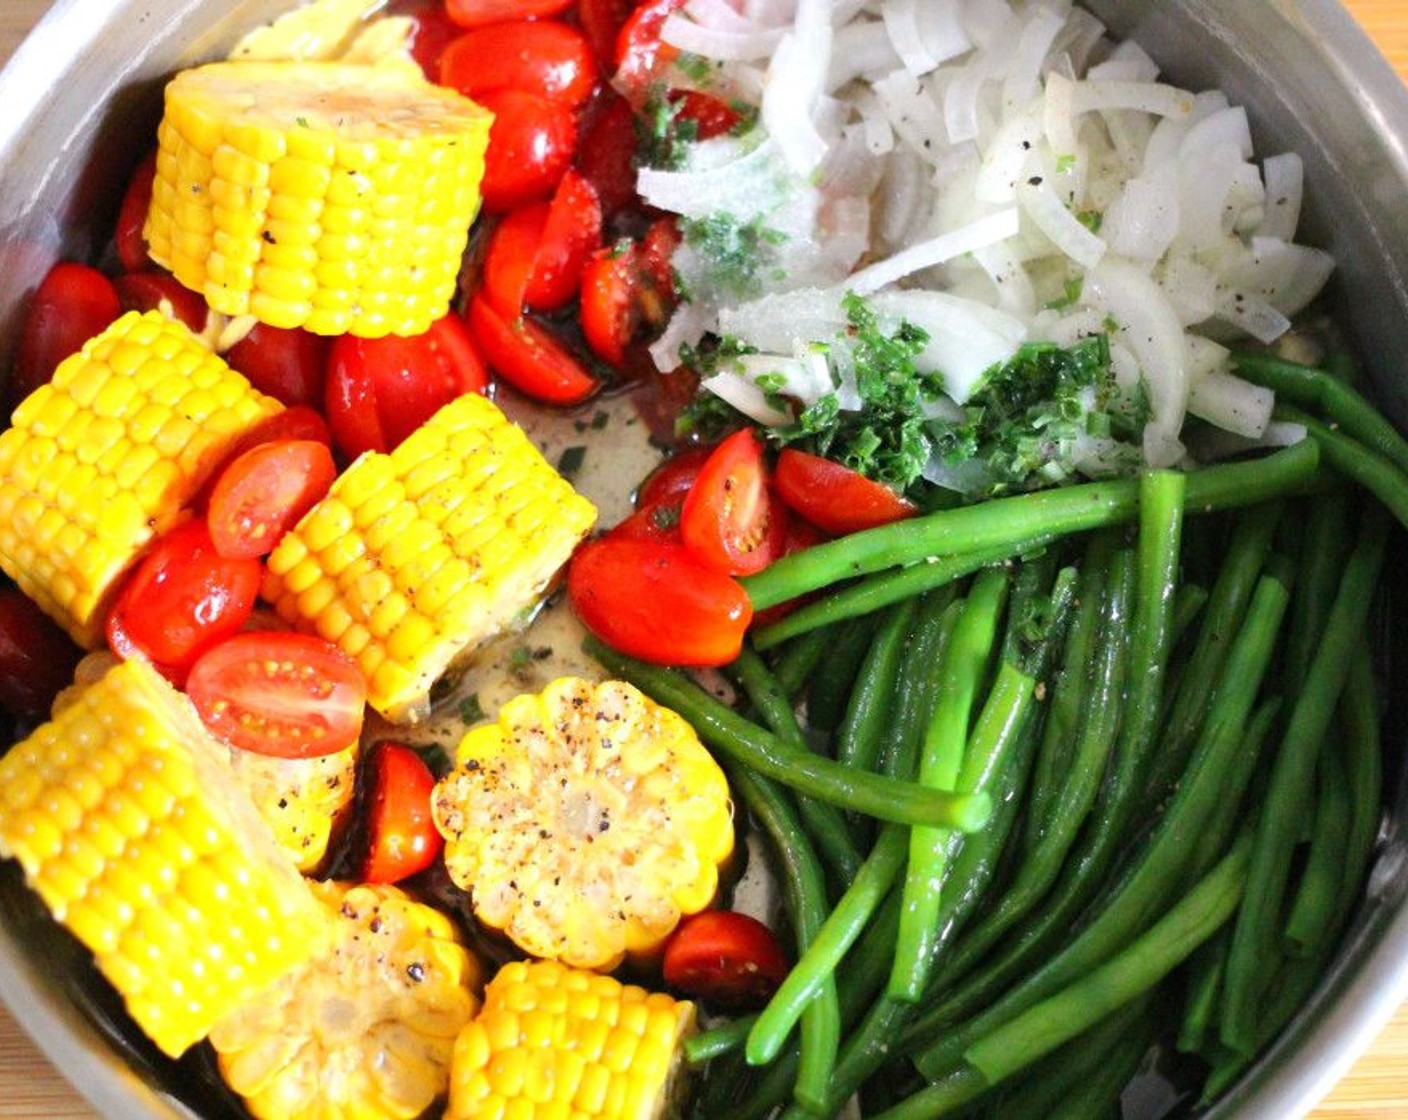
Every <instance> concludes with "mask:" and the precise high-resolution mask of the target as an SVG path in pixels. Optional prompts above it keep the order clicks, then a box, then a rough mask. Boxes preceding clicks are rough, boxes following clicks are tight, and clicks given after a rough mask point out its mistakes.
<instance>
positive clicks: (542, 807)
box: [432, 677, 733, 969]
mask: <svg viewBox="0 0 1408 1120" xmlns="http://www.w3.org/2000/svg"><path fill="white" fill-rule="evenodd" d="M432 807H433V811H434V814H435V823H436V826H437V827H438V828H439V829H440V831H441V832H442V833H443V834H444V836H445V838H446V847H445V866H446V868H447V869H448V870H449V873H450V877H451V878H452V879H453V880H454V881H455V883H456V884H457V885H458V886H460V887H461V888H463V889H465V890H468V891H469V892H470V893H471V895H472V901H473V906H474V913H475V916H476V917H477V918H478V919H479V920H480V921H481V922H483V923H484V924H485V925H487V926H491V927H492V928H494V929H498V930H502V931H503V932H504V933H505V934H507V935H508V937H510V938H511V939H512V940H513V941H514V942H515V943H516V944H517V945H519V946H520V947H521V948H522V949H523V950H524V951H525V952H528V953H531V954H532V955H533V956H536V957H544V958H548V959H551V960H560V961H564V962H566V963H567V964H570V965H574V966H577V967H582V968H600V969H609V968H612V967H614V966H615V965H616V964H617V963H619V962H620V960H621V959H622V957H623V956H624V955H625V954H626V953H647V952H649V951H651V950H653V949H655V948H656V947H658V946H659V945H660V943H661V942H663V941H664V939H665V938H666V937H667V936H668V935H669V934H670V932H671V931H672V930H673V929H674V928H675V926H676V925H677V924H678V923H679V920H680V918H681V917H682V916H683V915H686V914H692V913H695V912H697V911H699V910H702V909H704V908H705V907H706V906H708V905H709V903H710V902H711V901H712V899H713V897H714V893H715V891H716V889H717V887H718V867H719V864H721V863H722V862H723V861H724V860H726V859H727V858H728V857H729V855H730V854H731V853H732V851H733V820H732V805H731V803H730V801H729V791H728V784H727V782H726V781H725V779H724V776H723V772H722V771H721V770H720V769H719V767H718V764H717V763H716V762H715V761H714V759H713V758H712V757H711V756H710V755H709V753H708V752H707V751H706V750H705V749H704V747H703V746H702V745H701V744H700V742H699V739H698V738H697V737H696V735H695V733H694V729H693V728H691V727H690V726H689V724H688V723H686V722H685V720H684V719H682V718H681V717H680V716H678V715H676V714H675V713H674V712H672V711H670V710H669V709H668V708H662V707H660V706H659V705H658V704H656V703H654V702H653V701H652V700H650V699H648V698H647V697H645V696H644V695H642V694H641V693H640V692H639V691H638V690H637V689H635V688H634V687H632V686H631V685H629V684H626V683H624V682H621V681H608V682H606V683H605V684H601V685H593V684H591V683H590V682H588V681H584V680H580V679H578V678H574V677H564V678H562V679H561V680H557V681H554V682H553V683H552V684H551V685H549V686H548V687H547V688H546V689H545V690H544V691H543V692H542V693H541V694H539V695H536V696H518V697H515V698H514V699H513V700H511V701H509V703H507V704H505V705H504V707H503V708H502V709H501V710H500V712H499V718H498V722H497V723H492V724H484V725H481V726H479V727H476V728H473V729H471V730H470V731H469V732H468V733H467V734H466V735H465V736H464V738H463V739H462V740H461V742H460V745H459V748H458V749H457V750H456V752H455V768H454V770H453V771H452V772H451V773H450V774H449V775H447V776H446V777H445V778H444V779H443V780H442V781H441V782H440V783H439V784H438V785H437V786H436V788H435V793H434V796H433V798H432Z"/></svg>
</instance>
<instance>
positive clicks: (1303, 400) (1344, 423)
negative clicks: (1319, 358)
mask: <svg viewBox="0 0 1408 1120" xmlns="http://www.w3.org/2000/svg"><path fill="white" fill-rule="evenodd" d="M1232 369H1233V372H1234V373H1236V374H1237V375H1238V376H1239V377H1244V378H1246V379H1247V380H1248V381H1251V382H1253V383H1254V384H1257V385H1262V386H1265V387H1266V388H1268V389H1274V390H1275V391H1276V395H1277V397H1278V398H1279V399H1280V400H1283V401H1295V402H1296V403H1297V404H1300V405H1304V406H1305V407H1306V408H1314V409H1318V410H1319V411H1320V412H1322V413H1323V414H1324V415H1325V416H1326V417H1328V418H1329V420H1330V422H1331V423H1333V424H1334V425H1335V426H1337V427H1338V428H1340V429H1341V430H1342V431H1344V432H1346V433H1348V434H1349V435H1350V436H1351V437H1353V438H1354V439H1356V440H1358V441H1359V442H1360V443H1362V444H1364V445H1365V446H1366V447H1368V448H1370V449H1371V450H1372V451H1373V452H1374V453H1375V454H1377V455H1381V456H1383V457H1384V458H1385V459H1387V460H1389V462H1391V463H1394V464H1396V465H1397V466H1398V469H1399V470H1403V471H1408V441H1405V440H1404V439H1403V437H1402V436H1401V435H1399V434H1398V430H1397V429H1396V428H1395V427H1394V426H1393V425H1392V424H1390V423H1389V422H1388V420H1386V419H1385V418H1384V416H1383V414H1382V413H1381V412H1379V410H1378V409H1377V408H1375V407H1374V406H1373V405H1372V404H1370V403H1369V402H1368V401H1367V400H1365V399H1364V397H1363V396H1361V395H1360V394H1359V393H1358V392H1356V391H1355V390H1354V389H1353V388H1351V387H1350V386H1349V385H1348V384H1347V383H1346V382H1345V381H1343V380H1341V379H1337V378H1335V377H1333V376H1331V375H1330V374H1328V373H1326V372H1324V371H1323V370H1318V369H1314V368H1313V367H1310V366H1303V365H1298V364H1296V363H1295V362H1287V361H1283V360H1282V359H1279V358H1275V357H1272V356H1271V355H1269V354H1237V355H1235V356H1234V358H1233V367H1232Z"/></svg>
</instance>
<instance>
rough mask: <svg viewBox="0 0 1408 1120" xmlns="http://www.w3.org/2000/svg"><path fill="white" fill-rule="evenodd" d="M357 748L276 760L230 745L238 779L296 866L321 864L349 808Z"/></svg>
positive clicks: (309, 869)
mask: <svg viewBox="0 0 1408 1120" xmlns="http://www.w3.org/2000/svg"><path fill="white" fill-rule="evenodd" d="M360 752H361V747H360V745H359V744H356V743H354V744H353V745H352V746H350V747H348V748H347V749H346V750H342V751H336V752H334V753H333V754H328V755H320V756H317V757H314V758H274V757H271V756H269V755H262V754H256V753H255V752H253V751H245V750H240V749H238V748H235V747H232V748H230V766H231V769H232V770H233V771H234V774H235V778H236V780H237V781H239V783H240V784H241V785H242V786H244V788H245V790H246V791H247V792H248V793H249V796H250V798H251V799H252V800H253V801H254V804H255V805H256V806H258V808H259V811H260V813H261V814H263V816H264V819H265V820H266V821H268V822H269V826H270V827H271V828H272V829H273V830H274V838H275V839H276V840H277V841H278V842H279V843H280V844H281V845H282V846H283V848H284V850H285V851H286V852H288V854H289V858H290V859H292V860H293V864H294V866H295V867H297V868H298V870H300V871H302V872H305V873H310V872H313V871H315V870H316V869H317V868H318V867H319V866H320V865H321V864H322V862H323V857H324V856H326V855H327V851H328V844H329V842H330V841H331V839H332V836H333V834H334V832H335V831H336V830H337V828H338V826H339V825H340V824H341V823H342V821H343V820H344V819H345V818H346V817H347V814H348V813H349V812H350V811H351V808H352V795H353V792H354V790H355V789H356V774H357V757H358V755H359V754H360Z"/></svg>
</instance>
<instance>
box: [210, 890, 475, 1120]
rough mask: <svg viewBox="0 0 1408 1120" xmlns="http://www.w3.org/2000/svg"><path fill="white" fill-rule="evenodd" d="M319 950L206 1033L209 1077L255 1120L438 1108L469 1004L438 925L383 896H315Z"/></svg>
mask: <svg viewBox="0 0 1408 1120" xmlns="http://www.w3.org/2000/svg"><path fill="white" fill-rule="evenodd" d="M313 889H314V890H315V892H316V893H317V894H318V895H319V897H320V898H322V900H323V902H324V904H325V905H326V906H327V908H328V913H329V915H330V916H331V918H332V920H333V921H334V922H335V923H336V931H337V932H336V935H335V938H334V941H333V944H332V947H331V949H330V950H329V951H328V952H327V953H325V954H323V955H322V956H319V957H317V958H315V959H313V960H312V961H310V962H308V964H306V965H305V966H304V967H302V968H300V969H297V970H296V971H294V972H293V973H291V974H289V975H288V976H287V977H285V978H284V979H283V980H281V981H279V982H278V983H277V984H275V985H274V986H273V987H272V988H270V989H269V990H267V991H265V992H263V993H262V994H259V995H256V996H254V997H253V998H252V999H251V1000H250V1001H249V1002H247V1003H246V1004H245V1005H244V1006H242V1007H241V1008H239V1009H238V1010H237V1011H235V1012H234V1013H233V1014H231V1015H230V1016H229V1017H228V1018H226V1019H224V1020H222V1021H221V1022H220V1023H218V1024H217V1025H216V1026H215V1029H214V1030H212V1031H211V1034H210V1042H211V1045H212V1046H214V1047H215V1050H216V1053H217V1054H218V1056H219V1064H220V1072H221V1074H222V1075H223V1076H224V1078H225V1080H226V1081H227V1082H228V1083H229V1085H230V1087H231V1088H232V1089H234V1090H235V1092H237V1093H239V1094H240V1095H241V1096H242V1097H244V1098H245V1102H246V1104H247V1105H248V1106H249V1110H250V1112H251V1113H253V1114H254V1115H255V1116H256V1117H259V1118H260V1120H300V1118H303V1117H309V1118H313V1117H319V1118H326V1120H335V1118H341V1117H346V1118H349V1120H350V1118H353V1117H356V1118H364V1117H378V1118H386V1120H389V1118H397V1120H409V1118H411V1117H414V1116H419V1115H420V1114H421V1113H423V1112H424V1111H425V1110H426V1109H427V1108H428V1107H429V1106H430V1105H431V1103H432V1102H433V1101H434V1100H435V1099H436V1098H437V1097H440V1096H443V1095H444V1093H445V1091H446V1089H447V1087H448V1084H449V1070H450V1057H451V1054H452V1053H453V1051H454V1045H455V1039H456V1037H457V1036H458V1034H459V1032H460V1030H461V1029H462V1028H463V1027H464V1026H465V1024H466V1023H468V1022H469V1020H470V1017H471V1016H473V1014H474V1012H475V1010H476V1008H477V1007H478V1006H479V1001H478V999H477V997H476V996H475V995H474V992H476V991H477V990H478V988H479V985H480V982H481V975H480V968H479V963H478V961H477V960H476V959H475V958H474V957H473V956H472V955H470V953H469V952H468V950H466V949H465V947H464V945H463V944H462V943H461V941H460V940H459V936H458V934H457V933H456V932H455V928H454V926H453V925H451V923H450V920H449V919H448V918H446V917H445V916H444V915H443V914H441V913H440V912H439V911H438V910H434V909H432V908H430V907H429V906H426V905H424V904H422V903H419V902H416V901H414V900H413V899H411V898H410V897H409V896H407V895H406V894H404V893H403V892H401V891H399V890H397V889H396V888H395V887H391V886H354V885H352V884H346V883H320V884H315V885H314V888H313Z"/></svg>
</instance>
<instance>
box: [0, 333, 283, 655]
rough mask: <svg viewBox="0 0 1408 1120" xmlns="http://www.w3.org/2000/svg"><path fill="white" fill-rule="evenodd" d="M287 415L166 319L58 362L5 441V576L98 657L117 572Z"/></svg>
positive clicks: (0, 533) (1, 450)
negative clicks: (249, 439)
mask: <svg viewBox="0 0 1408 1120" xmlns="http://www.w3.org/2000/svg"><path fill="white" fill-rule="evenodd" d="M282 408H283V406H282V405H281V404H279V402H278V401H276V400H274V398H272V397H266V396H265V395H264V394H262V393H260V392H258V391H256V390H255V389H254V388H253V387H252V386H251V385H250V384H249V382H248V381H246V380H245V379H244V378H243V377H241V376H240V375H239V374H238V373H236V372H235V371H233V370H232V369H230V368H229V367H228V366H227V365H226V364H225V363H224V362H223V361H221V360H220V359H219V358H218V357H216V356H215V355H214V354H212V353H211V352H210V351H209V350H208V349H206V347H204V346H202V345H201V344H200V342H199V341H197V339H196V337H195V336H194V335H193V334H191V332H190V331H189V330H187V328H186V327H184V326H183V325H182V324H181V323H179V322H176V321H174V320H172V319H168V318H167V317H166V316H164V315H161V314H160V313H158V312H154V311H152V312H147V313H146V314H144V315H141V314H138V313H137V312H135V311H134V312H129V313H128V314H126V315H124V316H123V317H122V318H120V319H118V320H117V322H115V323H113V324H112V326H110V327H109V328H108V329H107V330H105V331H104V332H103V333H102V334H100V335H98V336H97V337H96V338H94V339H92V340H90V341H89V342H88V343H87V344H86V345H85V346H84V347H83V349H82V350H81V351H80V352H79V353H78V354H75V355H73V356H72V357H70V358H68V359H67V360H65V361H64V362H62V363H61V364H60V365H59V368H58V369H57V370H56V371H55V373H54V377H53V380H52V381H51V382H50V383H49V384H47V385H43V386H41V387H40V388H38V389H36V390H35V391H34V392H33V393H31V394H30V395H29V396H28V397H27V398H25V400H24V401H23V402H21V404H20V406H19V408H18V409H16V410H15V414H14V423H13V426H12V427H10V428H8V429H7V430H6V431H5V432H4V433H3V434H0V568H3V569H4V570H5V571H6V572H7V573H8V574H9V575H10V576H11V577H12V578H13V579H14V580H15V582H16V583H18V584H19V585H20V587H21V589H23V590H24V592H25V593H26V594H27V595H29V597H30V598H32V599H33V600H34V601H35V602H37V603H38V604H39V605H40V607H42V608H43V609H44V610H45V612H46V613H48V614H49V615H50V616H52V617H53V618H54V619H55V620H57V621H58V622H59V623H60V624H61V625H62V626H63V627H64V628H65V629H66V630H68V632H69V633H70V634H71V635H73V637H74V639H75V640H76V641H77V642H78V643H79V644H80V645H83V646H85V647H87V648H89V649H92V648H93V647H94V646H96V645H98V644H99V642H100V640H101V636H102V635H101V630H102V625H103V619H104V616H105V615H106V613H107V608H108V607H109V605H110V600H111V597H112V596H113V594H115V592H116V589H117V584H118V582H119V579H120V577H121V576H122V575H123V574H124V573H125V572H126V571H127V570H128V568H129V567H130V566H131V565H132V564H133V563H134V562H135V561H136V560H137V558H138V556H139V555H140V553H141V552H142V550H143V549H144V548H145V547H146V546H147V545H148V544H149V543H150V542H151V541H152V539H153V538H154V537H156V536H157V535H158V534H159V533H161V532H163V531H165V530H166V529H168V528H170V527H171V526H172V525H174V524H175V523H176V522H177V521H178V520H179V519H180V518H181V517H182V516H184V514H185V507H186V504H187V502H188V501H189V500H190V498H191V496H192V495H193V494H194V493H195V492H196V490H197V489H198V488H199V487H200V485H201V484H202V483H203V482H204V481H205V480H206V477H207V476H208V475H209V474H210V472H211V471H212V470H213V469H214V468H215V466H216V465H218V464H219V462H220V461H221V460H222V459H223V458H224V457H225V454H226V453H227V452H228V451H229V449H230V447H231V446H232V445H233V444H234V442H235V441H236V440H237V439H238V438H239V437H240V436H242V435H244V434H245V433H246V432H247V431H248V430H249V429H250V428H252V427H254V425H256V424H257V423H259V422H260V421H261V420H264V419H265V418H267V417H269V416H272V415H273V414H274V413H276V412H279V411H280V410H281V409H282Z"/></svg>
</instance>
